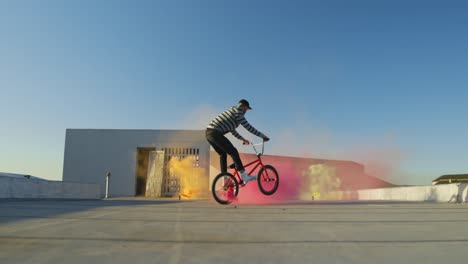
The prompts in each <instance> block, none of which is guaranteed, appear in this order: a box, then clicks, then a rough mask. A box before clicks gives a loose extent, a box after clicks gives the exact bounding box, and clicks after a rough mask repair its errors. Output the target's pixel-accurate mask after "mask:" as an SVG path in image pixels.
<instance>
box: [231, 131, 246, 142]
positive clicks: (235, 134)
mask: <svg viewBox="0 0 468 264" xmlns="http://www.w3.org/2000/svg"><path fill="white" fill-rule="evenodd" d="M231 134H232V135H233V136H235V137H236V138H238V139H240V140H242V141H244V142H245V141H247V140H246V139H245V138H243V137H242V136H241V135H240V134H239V133H237V131H236V130H233V131H231Z"/></svg>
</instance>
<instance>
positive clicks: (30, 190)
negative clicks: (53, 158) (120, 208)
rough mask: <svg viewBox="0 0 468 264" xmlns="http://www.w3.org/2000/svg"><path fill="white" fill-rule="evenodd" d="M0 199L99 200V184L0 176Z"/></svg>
mask: <svg viewBox="0 0 468 264" xmlns="http://www.w3.org/2000/svg"><path fill="white" fill-rule="evenodd" d="M0 198H34V199H101V192H100V186H99V184H84V183H71V182H61V181H47V180H37V179H27V178H12V177H2V176H0Z"/></svg>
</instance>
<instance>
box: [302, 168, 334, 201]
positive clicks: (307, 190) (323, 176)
mask: <svg viewBox="0 0 468 264" xmlns="http://www.w3.org/2000/svg"><path fill="white" fill-rule="evenodd" d="M301 176H302V189H301V192H300V195H299V198H300V199H301V200H311V199H312V200H339V199H341V197H340V196H341V195H340V192H338V191H339V189H340V186H341V181H340V179H339V178H338V177H337V175H336V169H335V168H333V167H330V166H327V165H325V164H315V165H311V166H309V167H308V168H307V170H305V171H304V172H303V173H302V175H301Z"/></svg>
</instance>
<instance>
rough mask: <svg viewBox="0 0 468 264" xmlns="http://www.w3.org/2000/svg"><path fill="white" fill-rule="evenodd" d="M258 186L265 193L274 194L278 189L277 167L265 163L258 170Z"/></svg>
mask: <svg viewBox="0 0 468 264" xmlns="http://www.w3.org/2000/svg"><path fill="white" fill-rule="evenodd" d="M257 183H258V188H259V189H260V191H261V192H262V193H263V194H264V195H272V194H274V193H275V192H276V190H278V186H279V176H278V172H277V171H276V169H275V168H274V167H273V166H271V165H265V166H264V167H263V168H261V169H260V171H259V172H258V177H257Z"/></svg>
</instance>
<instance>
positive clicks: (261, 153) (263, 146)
mask: <svg viewBox="0 0 468 264" xmlns="http://www.w3.org/2000/svg"><path fill="white" fill-rule="evenodd" d="M265 142H266V141H262V142H261V143H252V142H249V145H251V146H252V148H253V149H254V151H255V153H256V154H257V155H259V154H260V155H263V152H264V151H265ZM260 145H261V146H262V152H259V151H257V148H256V147H255V146H260Z"/></svg>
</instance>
